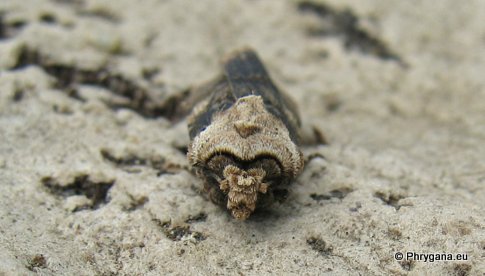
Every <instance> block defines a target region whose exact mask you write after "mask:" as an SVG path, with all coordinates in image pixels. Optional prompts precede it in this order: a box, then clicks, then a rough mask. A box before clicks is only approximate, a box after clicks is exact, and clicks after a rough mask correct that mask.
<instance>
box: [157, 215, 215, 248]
mask: <svg viewBox="0 0 485 276" xmlns="http://www.w3.org/2000/svg"><path fill="white" fill-rule="evenodd" d="M153 221H154V222H155V223H157V224H158V225H159V226H160V227H161V228H162V231H163V233H164V234H165V236H166V237H167V238H169V239H170V240H172V241H181V240H182V239H184V238H188V237H192V238H193V239H194V240H195V242H196V243H198V242H201V241H203V240H205V239H206V238H207V237H206V236H205V235H204V234H202V233H201V232H197V231H192V230H191V229H190V226H189V225H175V226H173V225H172V223H171V222H169V221H166V222H161V221H160V220H158V219H153Z"/></svg>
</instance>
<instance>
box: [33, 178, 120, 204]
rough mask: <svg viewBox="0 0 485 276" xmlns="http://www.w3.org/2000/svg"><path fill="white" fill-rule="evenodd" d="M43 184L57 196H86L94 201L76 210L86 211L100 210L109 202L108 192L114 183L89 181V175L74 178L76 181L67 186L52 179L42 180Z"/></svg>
mask: <svg viewBox="0 0 485 276" xmlns="http://www.w3.org/2000/svg"><path fill="white" fill-rule="evenodd" d="M41 182H42V184H43V185H44V186H45V187H46V188H47V190H48V191H49V192H50V193H51V194H53V195H56V196H59V197H63V198H67V197H70V196H75V195H84V196H86V197H87V198H88V199H90V200H91V201H92V204H91V205H90V206H84V207H82V208H79V209H76V210H74V211H75V212H76V211H81V210H84V209H92V210H95V209H98V208H99V207H101V205H104V204H107V203H108V202H109V200H110V199H109V196H108V192H109V190H110V189H111V187H112V186H113V184H114V181H108V182H94V181H92V180H90V179H89V175H86V174H81V175H79V176H77V177H75V178H74V181H73V182H71V183H67V184H62V183H59V182H58V181H57V180H56V179H54V178H52V177H44V178H42V179H41Z"/></svg>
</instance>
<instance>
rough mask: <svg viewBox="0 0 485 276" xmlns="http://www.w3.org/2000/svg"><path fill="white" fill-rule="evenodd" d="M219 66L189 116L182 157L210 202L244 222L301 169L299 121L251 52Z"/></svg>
mask: <svg viewBox="0 0 485 276" xmlns="http://www.w3.org/2000/svg"><path fill="white" fill-rule="evenodd" d="M223 67H224V74H223V77H221V78H218V80H219V81H216V82H212V84H211V85H212V86H211V87H205V88H204V89H211V90H212V94H211V96H210V97H209V98H208V99H206V100H204V101H202V102H201V103H200V104H199V106H197V107H196V108H194V110H193V112H192V114H191V116H190V118H189V133H190V138H191V143H190V145H189V151H188V158H189V161H190V163H191V164H192V166H193V167H194V169H195V170H196V172H197V174H198V175H199V176H200V177H202V178H203V180H204V187H205V190H206V191H207V192H208V193H209V197H210V198H211V200H212V201H213V202H215V203H217V204H220V205H225V206H226V207H227V209H228V210H229V211H230V212H231V214H232V215H233V216H234V217H235V218H237V219H241V220H244V219H246V218H248V217H249V216H250V215H251V214H252V213H253V212H254V210H255V209H256V208H257V207H258V206H263V205H267V204H269V203H271V201H273V200H275V199H277V200H278V199H280V198H279V197H281V196H280V195H281V194H285V191H286V189H287V185H288V184H289V183H290V181H291V179H293V178H295V177H296V176H297V175H298V174H299V173H300V171H301V169H302V168H303V158H302V154H301V152H300V150H299V148H298V145H297V143H298V131H299V118H298V114H297V113H296V109H295V108H294V105H293V104H291V103H289V102H288V101H289V100H288V98H287V96H285V95H283V94H282V93H281V92H280V91H279V90H278V89H277V87H276V86H275V85H274V84H273V82H272V81H271V79H270V77H269V75H268V73H267V72H266V69H265V68H264V66H263V64H262V63H261V61H260V60H259V58H258V57H257V55H256V53H254V51H252V50H250V49H245V50H242V51H239V52H236V53H234V54H232V55H230V56H228V58H226V59H225V60H224V62H223Z"/></svg>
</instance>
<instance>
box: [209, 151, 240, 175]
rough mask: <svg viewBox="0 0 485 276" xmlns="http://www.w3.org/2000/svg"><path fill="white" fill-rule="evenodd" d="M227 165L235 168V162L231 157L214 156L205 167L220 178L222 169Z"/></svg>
mask: <svg viewBox="0 0 485 276" xmlns="http://www.w3.org/2000/svg"><path fill="white" fill-rule="evenodd" d="M228 165H235V166H236V162H235V161H234V159H233V158H232V157H230V156H227V155H215V156H214V157H212V158H211V159H210V160H209V162H207V167H208V168H209V169H210V170H211V171H213V172H215V173H216V174H217V175H219V176H222V173H223V172H224V169H225V168H226V166H228Z"/></svg>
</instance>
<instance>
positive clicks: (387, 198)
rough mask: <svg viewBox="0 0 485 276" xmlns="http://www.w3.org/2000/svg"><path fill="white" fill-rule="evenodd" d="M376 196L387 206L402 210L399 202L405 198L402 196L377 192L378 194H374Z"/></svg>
mask: <svg viewBox="0 0 485 276" xmlns="http://www.w3.org/2000/svg"><path fill="white" fill-rule="evenodd" d="M374 196H375V197H377V198H378V199H380V200H381V201H382V202H384V203H385V204H386V205H389V206H392V207H394V208H395V209H396V210H399V209H400V208H401V205H400V204H399V200H401V199H403V198H405V197H404V196H402V195H398V194H385V193H383V192H376V193H374Z"/></svg>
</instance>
